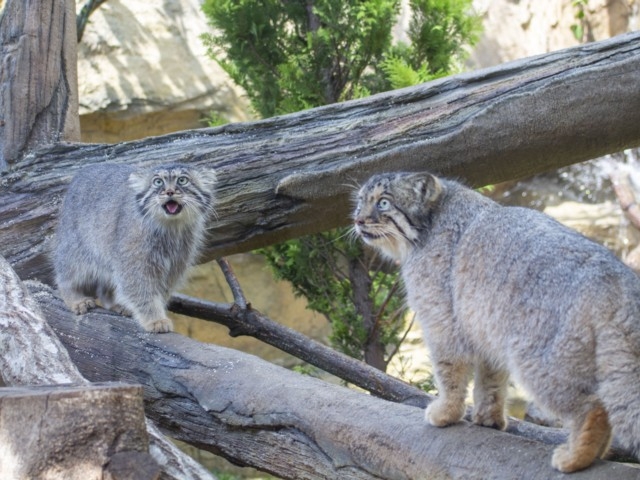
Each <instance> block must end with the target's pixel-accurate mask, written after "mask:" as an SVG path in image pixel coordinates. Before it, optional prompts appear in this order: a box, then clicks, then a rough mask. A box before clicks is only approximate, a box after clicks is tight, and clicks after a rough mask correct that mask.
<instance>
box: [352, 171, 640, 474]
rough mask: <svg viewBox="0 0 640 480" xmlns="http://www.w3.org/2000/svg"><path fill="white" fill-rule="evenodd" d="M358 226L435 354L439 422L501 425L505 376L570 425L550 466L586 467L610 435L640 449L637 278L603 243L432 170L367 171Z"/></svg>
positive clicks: (433, 408) (433, 418) (434, 411)
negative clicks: (468, 400) (392, 271)
mask: <svg viewBox="0 0 640 480" xmlns="http://www.w3.org/2000/svg"><path fill="white" fill-rule="evenodd" d="M357 201H358V203H357V208H356V210H355V213H354V228H355V230H356V231H357V233H358V234H359V235H360V236H361V237H362V239H364V241H365V242H366V243H368V244H369V245H372V246H374V247H376V248H377V249H379V250H380V251H381V252H383V253H384V254H386V255H387V256H388V257H390V258H392V259H394V260H396V261H397V262H399V263H400V264H401V268H402V276H403V279H404V283H405V287H406V290H407V296H408V302H409V305H410V307H411V308H412V309H413V310H414V311H415V312H416V314H417V317H418V319H419V321H420V323H421V326H422V329H423V332H424V339H425V342H426V344H427V346H428V348H429V350H430V353H431V357H432V362H433V368H434V373H435V379H436V383H437V386H438V391H439V396H438V399H437V400H436V401H434V402H433V403H432V404H430V405H429V406H428V408H427V410H426V412H425V415H426V419H427V421H428V422H429V423H430V424H432V425H435V426H439V427H444V426H446V425H450V424H452V423H455V422H458V421H459V420H460V419H461V418H462V416H463V413H464V411H465V405H464V401H465V396H466V392H467V385H468V381H469V378H470V375H471V374H473V375H474V381H475V387H474V392H473V400H474V408H473V417H472V418H473V421H474V422H475V423H477V424H479V425H485V426H489V427H493V428H499V429H504V428H505V427H506V422H507V420H506V417H505V413H504V402H505V393H506V386H507V380H508V375H509V374H511V375H512V376H513V378H514V379H515V380H516V381H517V382H518V383H519V384H520V385H522V386H523V387H524V388H526V389H527V390H528V392H529V393H530V394H531V395H532V397H533V398H534V400H535V401H536V403H537V404H538V405H540V406H542V407H544V408H546V409H547V410H549V411H550V412H552V413H554V414H556V415H557V416H559V417H560V418H562V419H563V421H564V424H565V426H567V427H568V428H569V430H570V435H569V440H568V442H567V443H566V444H564V445H561V446H559V447H557V448H556V450H555V451H554V454H553V458H552V462H551V463H552V465H553V466H554V467H555V468H557V469H558V470H560V471H562V472H573V471H576V470H580V469H583V468H586V467H588V466H589V465H591V463H592V462H593V461H594V459H596V458H598V457H601V456H602V455H603V454H604V453H605V452H606V450H607V449H608V447H609V443H610V440H611V430H612V427H613V432H614V433H615V435H616V437H617V438H619V440H620V441H621V442H622V443H623V444H624V445H626V446H627V447H628V448H630V449H631V450H632V451H633V452H634V453H635V454H636V455H637V454H638V453H639V452H640V280H639V279H638V277H637V276H636V274H635V273H634V272H632V271H631V270H630V269H629V268H627V267H626V266H625V265H624V264H622V262H620V261H619V260H618V259H617V258H616V257H615V256H614V255H613V254H612V253H610V252H609V251H608V250H607V249H606V248H604V247H602V246H600V245H598V244H596V243H594V242H592V241H590V240H588V239H587V238H585V237H583V236H582V235H580V234H578V233H577V232H575V231H573V230H570V229H568V228H566V227H564V226H562V225H561V224H559V223H557V222H556V221H554V220H553V219H551V218H550V217H548V216H546V215H544V214H542V213H539V212H537V211H534V210H530V209H526V208H519V207H504V206H501V205H499V204H497V203H495V202H493V201H492V200H490V199H488V198H486V197H484V196H482V195H480V194H479V193H477V192H475V191H473V190H471V189H469V188H467V187H464V186H463V185H461V184H459V183H456V182H454V181H449V180H444V179H440V178H436V177H434V176H432V175H430V174H414V173H390V174H383V175H376V176H374V177H373V178H371V179H370V180H369V181H368V182H367V183H366V184H365V185H364V186H363V187H362V188H361V189H360V191H359V194H358V198H357Z"/></svg>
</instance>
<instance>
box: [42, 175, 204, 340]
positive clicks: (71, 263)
mask: <svg viewBox="0 0 640 480" xmlns="http://www.w3.org/2000/svg"><path fill="white" fill-rule="evenodd" d="M180 177H182V178H183V179H182V180H180V181H179V182H181V183H184V182H185V180H184V178H186V179H187V180H186V182H187V183H186V184H185V185H179V184H178V179H179V178H180ZM160 180H162V181H160ZM154 181H155V182H156V183H157V184H162V185H155V186H154V184H153V182H154ZM215 182H216V177H215V174H214V172H213V171H212V170H209V169H195V168H191V167H188V166H184V165H169V166H161V167H157V168H146V169H135V168H132V167H129V166H126V165H115V164H101V165H94V166H90V167H86V168H84V169H83V170H81V171H80V172H79V173H78V174H77V175H76V176H75V177H74V179H73V181H72V182H71V185H70V186H69V190H68V191H67V194H66V197H65V199H64V203H63V206H62V210H61V212H60V218H59V223H58V226H57V229H56V236H55V240H54V245H53V254H52V259H53V265H54V271H55V278H56V282H57V285H58V289H59V291H60V295H61V296H62V298H63V299H64V300H65V302H66V303H67V305H68V306H69V308H71V310H72V311H74V312H75V313H76V314H83V313H86V312H87V310H89V309H91V308H93V307H95V305H96V304H95V299H96V298H97V299H99V300H100V302H101V303H102V305H103V306H104V307H106V308H111V309H113V310H115V311H118V312H120V313H124V314H129V315H132V316H133V317H134V318H135V319H137V320H138V321H139V322H140V324H141V325H142V326H143V327H144V328H145V329H146V330H148V331H152V332H167V331H171V330H172V328H173V325H172V322H171V320H170V319H169V318H168V317H167V313H166V302H167V300H168V298H169V295H170V294H171V292H172V291H173V290H174V289H175V288H177V287H178V285H179V284H180V282H181V281H182V279H183V278H184V276H185V273H186V272H187V269H188V267H189V266H191V265H192V264H193V263H194V261H195V260H196V256H197V254H198V250H199V248H200V246H201V244H202V242H203V240H204V237H205V233H206V224H207V220H208V217H209V215H210V212H211V211H212V205H213V201H214V185H215ZM170 199H172V200H174V201H175V202H177V203H178V204H180V206H181V207H180V210H179V212H177V213H175V214H169V212H168V210H165V208H164V207H163V206H164V205H165V204H166V203H167V201H168V200H170Z"/></svg>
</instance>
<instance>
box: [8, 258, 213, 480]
mask: <svg viewBox="0 0 640 480" xmlns="http://www.w3.org/2000/svg"><path fill="white" fill-rule="evenodd" d="M35 295H36V296H37V295H38V293H37V292H35ZM42 301H43V299H39V301H36V300H34V298H33V295H32V294H30V293H29V292H28V291H27V289H26V287H25V286H24V284H23V283H22V282H21V281H20V280H19V279H18V276H17V275H16V274H15V272H14V271H13V269H12V268H11V266H10V265H9V264H8V263H7V262H6V260H5V259H4V258H2V257H0V352H2V354H1V355H0V376H2V378H3V380H4V383H6V384H7V385H9V386H12V387H20V386H31V385H55V384H75V385H83V384H85V385H88V380H87V379H86V378H85V377H84V376H83V375H82V374H81V373H80V372H79V371H78V369H77V368H76V366H75V365H74V364H73V362H72V361H71V358H70V357H69V354H68V353H67V351H66V350H65V347H64V346H63V345H62V344H61V343H60V340H58V337H57V336H56V334H55V333H54V332H53V330H52V329H51V327H50V326H49V324H48V323H47V322H46V320H45V319H44V318H45V317H44V316H43V315H42V311H41V309H40V306H39V303H42ZM34 421H36V419H34ZM146 426H147V432H148V434H149V441H150V453H151V455H152V456H153V458H154V459H155V460H156V461H157V462H158V464H159V465H160V466H161V468H162V471H163V474H162V478H163V479H165V480H169V479H175V480H182V479H194V480H207V479H208V480H211V479H212V478H213V477H212V476H211V475H210V474H209V473H208V472H207V471H206V470H205V469H204V468H202V467H201V466H200V465H198V464H197V463H196V462H195V461H193V459H191V458H190V457H188V456H187V455H185V454H184V453H182V452H181V451H180V450H179V449H178V448H177V447H176V446H175V445H174V444H173V443H171V442H170V441H169V440H167V439H166V438H165V437H164V435H163V434H162V433H160V431H159V430H158V429H157V428H156V427H155V426H154V425H153V423H152V422H150V421H147V425H146Z"/></svg>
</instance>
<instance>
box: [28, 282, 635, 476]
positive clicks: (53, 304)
mask: <svg viewBox="0 0 640 480" xmlns="http://www.w3.org/2000/svg"><path fill="white" fill-rule="evenodd" d="M29 288H30V291H31V292H32V293H33V294H34V296H35V298H37V299H38V302H39V304H40V306H41V308H42V309H43V313H44V315H45V317H46V318H47V319H48V321H49V322H50V323H51V325H52V327H53V329H54V330H55V332H56V333H57V335H58V337H59V338H60V340H61V341H62V343H63V344H65V346H66V347H67V348H68V350H69V354H70V355H71V358H72V360H73V361H74V363H75V364H76V365H77V366H78V368H79V369H80V371H81V372H82V373H83V374H84V375H85V376H86V377H87V378H89V379H91V380H92V381H112V380H119V381H123V382H134V383H140V384H142V386H143V388H144V396H145V401H146V405H145V411H146V412H147V414H148V415H149V416H150V417H151V418H152V419H153V420H154V421H156V422H158V424H159V425H161V426H162V428H163V429H164V430H165V431H166V433H168V434H170V435H171V436H173V437H175V438H177V439H179V440H184V441H187V442H188V443H191V444H193V445H196V446H198V447H200V448H203V449H207V450H210V451H212V452H214V453H216V454H218V455H222V456H224V457H226V458H228V459H230V460H232V461H233V462H235V463H239V464H242V465H251V466H254V467H257V468H259V469H262V470H265V471H267V472H269V473H272V474H274V475H278V476H279V477H282V478H287V479H295V480H304V479H316V480H317V479H327V480H328V479H331V480H333V479H336V478H340V479H345V480H346V479H368V480H369V479H370V480H373V479H386V480H395V479H398V480H400V479H402V480H405V479H416V480H417V479H424V478H429V479H434V480H438V479H445V478H446V479H468V478H483V479H489V478H495V479H503V478H527V479H548V478H553V477H555V476H557V475H558V473H557V472H555V471H554V470H553V469H552V468H551V466H550V458H551V451H552V449H553V447H554V446H553V445H546V444H543V443H539V442H535V441H532V440H528V439H525V438H522V437H517V436H513V435H510V434H508V433H504V432H499V431H496V430H492V429H488V428H481V427H473V426H470V425H469V424H467V423H461V424H459V425H456V426H453V427H450V428H446V429H438V428H434V427H430V426H428V425H426V424H425V422H424V419H423V417H424V411H423V410H422V409H420V408H416V407H412V406H408V405H401V404H398V403H391V402H388V401H385V400H381V399H378V398H375V397H372V396H369V395H366V394H363V393H359V392H355V391H353V390H348V389H346V388H344V387H341V386H337V385H333V384H329V383H326V382H323V381H321V380H318V379H315V378H311V377H308V376H304V375H300V374H297V373H295V372H291V371H289V370H286V369H283V368H281V367H278V366H276V365H273V364H270V363H267V362H264V361H262V360H260V359H258V358H256V357H254V356H252V355H248V354H244V353H241V352H237V351H234V350H230V349H227V348H223V347H218V346H214V345H208V344H201V343H198V342H196V341H194V340H191V339H189V338H186V337H183V336H181V335H178V334H165V335H153V334H149V333H147V332H143V331H142V330H141V329H140V328H139V326H138V325H137V324H136V323H135V322H133V321H131V320H130V319H127V318H124V317H121V316H118V315H116V314H114V313H111V312H106V311H104V310H98V311H92V312H91V313H89V314H87V315H84V316H81V317H76V316H74V315H73V314H72V313H71V312H69V311H68V310H67V309H66V308H65V306H64V304H63V303H62V301H61V300H60V299H58V298H57V297H55V296H54V295H53V293H52V291H51V289H50V287H47V286H45V285H43V284H39V283H36V282H33V283H30V284H29ZM462 446H464V447H462ZM609 476H612V477H611V478H613V477H614V476H615V478H617V479H627V478H633V479H640V471H638V470H637V469H634V468H631V467H627V466H625V465H623V464H617V463H611V462H604V461H598V462H596V464H595V465H594V466H593V467H591V468H590V469H588V470H586V471H584V472H578V473H575V474H572V479H573V478H575V480H585V479H600V478H607V477H609Z"/></svg>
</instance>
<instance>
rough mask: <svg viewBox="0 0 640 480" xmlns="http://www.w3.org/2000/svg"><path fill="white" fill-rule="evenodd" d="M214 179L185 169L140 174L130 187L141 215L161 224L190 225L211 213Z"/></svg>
mask: <svg viewBox="0 0 640 480" xmlns="http://www.w3.org/2000/svg"><path fill="white" fill-rule="evenodd" d="M215 183H216V175H215V173H214V172H213V170H200V169H195V168H190V167H187V166H184V165H170V166H166V167H158V168H155V169H150V170H140V171H136V172H134V173H132V174H131V175H130V177H129V185H130V186H131V187H132V188H133V190H134V192H135V195H136V202H137V203H138V207H139V209H140V211H141V212H142V213H143V215H144V216H145V217H147V218H154V219H156V220H160V221H162V222H164V223H167V222H172V223H173V222H183V223H185V222H186V223H190V222H192V221H194V220H195V219H197V218H202V216H203V214H207V213H208V212H209V211H210V210H211V209H212V204H213V200H214V186H215Z"/></svg>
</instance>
